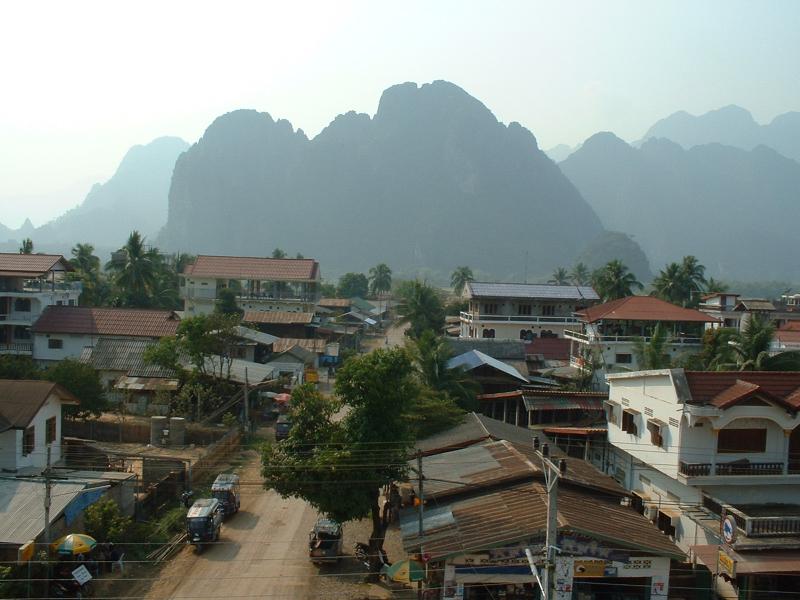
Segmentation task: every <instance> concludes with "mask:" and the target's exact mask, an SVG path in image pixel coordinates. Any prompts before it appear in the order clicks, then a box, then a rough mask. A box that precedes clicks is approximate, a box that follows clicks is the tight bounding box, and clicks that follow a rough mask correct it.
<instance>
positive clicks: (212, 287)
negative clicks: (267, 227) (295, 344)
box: [179, 254, 321, 316]
mask: <svg viewBox="0 0 800 600" xmlns="http://www.w3.org/2000/svg"><path fill="white" fill-rule="evenodd" d="M320 282H321V274H320V269H319V263H318V262H317V261H316V260H313V259H310V258H260V257H252V256H209V255H205V254H201V255H200V256H198V257H197V259H196V260H195V262H194V263H192V264H190V265H187V266H186V268H185V269H184V271H183V274H182V276H181V277H180V280H179V284H180V294H181V298H183V302H184V311H185V312H186V315H187V316H194V315H199V314H209V313H212V312H214V307H215V306H216V302H217V300H218V299H219V293H220V291H221V290H223V289H226V288H227V289H231V290H234V291H235V292H236V302H237V304H238V305H239V307H240V308H241V309H242V310H250V311H282V312H314V307H315V306H316V304H317V302H318V301H319V299H320V293H319V287H320Z"/></svg>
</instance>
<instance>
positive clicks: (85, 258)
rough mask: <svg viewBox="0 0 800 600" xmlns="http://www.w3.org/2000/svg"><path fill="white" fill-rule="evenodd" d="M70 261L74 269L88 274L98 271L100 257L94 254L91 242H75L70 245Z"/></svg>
mask: <svg viewBox="0 0 800 600" xmlns="http://www.w3.org/2000/svg"><path fill="white" fill-rule="evenodd" d="M71 252H72V258H71V259H70V261H69V262H70V263H71V264H72V266H73V267H75V269H76V270H78V271H80V272H81V273H84V274H86V275H90V274H92V273H99V272H100V259H99V258H97V256H95V255H94V246H92V245H91V244H75V246H73V247H72V250H71Z"/></svg>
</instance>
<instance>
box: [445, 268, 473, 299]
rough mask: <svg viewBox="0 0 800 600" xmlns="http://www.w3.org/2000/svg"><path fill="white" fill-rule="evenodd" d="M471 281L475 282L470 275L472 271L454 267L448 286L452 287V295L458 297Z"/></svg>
mask: <svg viewBox="0 0 800 600" xmlns="http://www.w3.org/2000/svg"><path fill="white" fill-rule="evenodd" d="M471 281H475V276H474V275H473V274H472V269H470V268H469V267H467V266H464V267H456V270H455V271H453V274H452V275H450V285H452V286H453V293H454V294H455V295H456V296H460V295H461V294H462V293H463V292H464V288H465V287H466V286H467V284H468V283H470V282H471Z"/></svg>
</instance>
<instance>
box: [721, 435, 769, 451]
mask: <svg viewBox="0 0 800 600" xmlns="http://www.w3.org/2000/svg"><path fill="white" fill-rule="evenodd" d="M766 449H767V430H766V429H720V430H719V436H718V437H717V452H719V453H734V452H764V451H765V450H766Z"/></svg>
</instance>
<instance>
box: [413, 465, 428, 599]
mask: <svg viewBox="0 0 800 600" xmlns="http://www.w3.org/2000/svg"><path fill="white" fill-rule="evenodd" d="M411 471H412V472H413V471H416V473H417V481H418V482H419V483H418V484H417V488H418V491H419V494H417V502H418V504H417V507H418V508H419V512H418V516H419V524H418V527H417V536H418V537H419V558H420V562H421V561H422V553H423V549H422V536H423V533H424V528H423V526H422V516H423V510H424V506H425V491H424V489H423V485H424V484H423V481H424V479H425V478H424V477H423V476H422V451H421V450H417V468H416V469H414V468H413V467H412V468H411ZM417 598H420V599H421V598H422V581H418V582H417Z"/></svg>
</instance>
